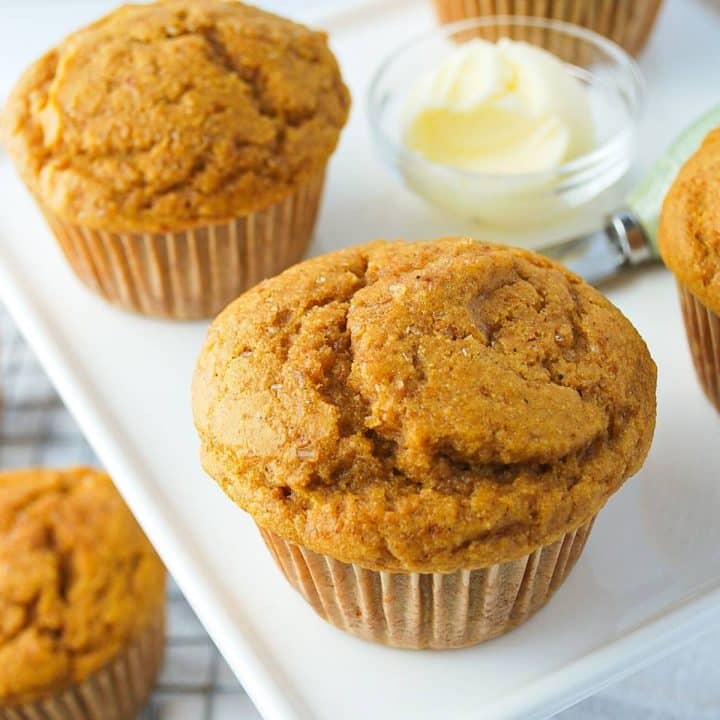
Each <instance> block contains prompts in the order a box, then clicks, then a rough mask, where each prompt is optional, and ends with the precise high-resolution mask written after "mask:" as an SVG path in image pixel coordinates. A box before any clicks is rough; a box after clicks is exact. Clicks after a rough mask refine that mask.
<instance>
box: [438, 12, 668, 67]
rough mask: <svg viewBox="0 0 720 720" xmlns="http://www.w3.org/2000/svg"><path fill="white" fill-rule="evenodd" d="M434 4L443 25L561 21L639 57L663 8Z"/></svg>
mask: <svg viewBox="0 0 720 720" xmlns="http://www.w3.org/2000/svg"><path fill="white" fill-rule="evenodd" d="M434 3H435V10H436V13H437V16H438V19H439V20H440V21H441V22H444V23H447V22H455V21H458V20H466V19H468V18H472V17H493V16H507V15H509V16H516V17H539V18H544V19H546V20H562V21H563V22H568V23H571V24H573V25H580V26H581V27H585V28H587V29H588V30H593V31H594V32H596V33H599V34H600V35H604V36H605V37H607V38H608V39H610V40H613V41H614V42H616V43H617V44H618V45H620V47H622V48H624V49H625V50H626V51H627V52H629V53H630V54H631V55H637V54H639V53H640V51H641V50H642V49H643V47H645V44H646V43H647V40H648V38H649V37H650V33H651V32H652V29H653V26H654V25H655V20H656V18H657V14H658V12H659V10H660V7H661V6H662V0H434ZM531 32H532V31H531ZM514 39H515V40H520V39H522V38H521V37H519V36H517V37H514ZM549 49H553V48H549Z"/></svg>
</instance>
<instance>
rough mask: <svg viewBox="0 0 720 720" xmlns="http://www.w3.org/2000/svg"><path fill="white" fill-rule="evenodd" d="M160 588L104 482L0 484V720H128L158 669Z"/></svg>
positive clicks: (143, 547) (21, 478)
mask: <svg viewBox="0 0 720 720" xmlns="http://www.w3.org/2000/svg"><path fill="white" fill-rule="evenodd" d="M164 588H165V570H164V568H163V565H162V563H161V561H160V559H159V558H158V556H157V555H156V554H155V551H154V550H153V548H152V546H151V545H150V543H149V542H148V540H147V539H146V538H145V536H144V535H143V533H142V530H141V529H140V527H139V526H138V524H137V522H136V521H135V519H134V518H133V516H132V515H131V514H130V511H129V510H128V508H127V507H126V505H125V504H124V502H123V501H122V499H121V498H120V496H119V495H118V493H117V491H116V490H115V488H114V487H113V485H112V483H111V481H110V479H109V478H108V476H107V475H105V474H103V473H100V472H97V471H95V470H91V469H89V468H73V469H68V470H40V469H31V470H20V471H10V472H3V473H0V717H1V718H18V717H32V718H35V717H38V718H55V717H58V718H70V717H72V718H73V719H74V720H84V719H85V718H87V719H88V720H90V719H91V718H96V717H99V716H100V715H98V714H97V713H98V712H99V711H102V710H103V709H104V710H105V711H107V712H110V711H112V712H113V713H114V714H113V715H112V717H113V718H116V719H117V720H126V719H127V720H131V718H132V719H134V718H135V717H136V715H137V712H138V711H139V709H140V707H141V706H142V704H143V703H144V701H145V699H146V697H147V696H148V694H149V693H150V691H151V689H152V686H153V684H154V680H155V676H156V674H157V672H158V669H159V666H160V662H161V659H162V654H163V646H164V613H165V592H164ZM101 715H102V712H101ZM103 716H104V715H103Z"/></svg>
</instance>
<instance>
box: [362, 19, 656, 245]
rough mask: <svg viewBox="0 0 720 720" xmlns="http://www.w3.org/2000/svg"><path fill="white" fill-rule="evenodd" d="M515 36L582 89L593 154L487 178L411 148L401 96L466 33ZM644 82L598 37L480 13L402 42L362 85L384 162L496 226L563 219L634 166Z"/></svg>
mask: <svg viewBox="0 0 720 720" xmlns="http://www.w3.org/2000/svg"><path fill="white" fill-rule="evenodd" d="M477 37H480V38H484V39H486V40H491V41H493V42H494V41H496V40H498V39H500V38H502V37H507V38H510V39H511V40H521V41H524V42H527V43H530V44H533V45H537V46H540V47H542V48H544V49H546V50H549V51H550V52H552V53H553V54H554V55H556V56H557V57H559V58H560V59H561V60H562V61H563V62H564V63H565V64H566V66H567V68H568V70H569V71H570V72H571V73H572V74H573V75H574V76H575V77H576V78H578V80H579V81H580V82H581V83H582V84H583V85H584V86H585V88H586V90H587V93H588V97H589V101H590V108H591V113H592V118H593V123H594V126H595V136H596V144H595V147H594V148H593V150H591V151H590V152H588V153H586V154H585V155H582V156H580V157H577V158H575V159H573V160H571V161H569V162H567V163H565V164H563V165H561V166H559V167H557V168H555V169H552V170H549V171H543V172H533V173H526V174H506V175H501V174H489V173H482V172H473V171H468V170H462V169H458V168H455V167H452V166H449V165H444V164H441V163H437V162H433V161H430V160H427V159H426V158H425V157H423V156H422V155H421V154H419V153H417V152H415V151H413V150H411V149H409V148H408V147H407V146H406V145H405V143H404V141H403V136H404V133H405V132H406V128H407V118H406V117H405V115H406V112H407V110H406V108H407V102H408V96H409V94H410V93H411V92H412V90H413V88H414V86H415V84H416V83H417V81H418V80H419V79H420V78H422V77H424V76H425V75H427V74H428V73H430V72H432V71H433V70H434V69H435V68H437V67H438V66H439V65H440V63H441V62H442V61H443V60H444V58H445V57H447V56H448V55H449V54H450V53H452V52H453V50H454V49H455V48H456V47H457V45H458V44H459V43H463V42H466V41H468V40H471V39H473V38H477ZM643 95H644V82H643V79H642V76H641V74H640V69H639V68H638V66H637V64H636V63H635V61H634V60H633V59H632V58H631V57H630V56H629V55H628V54H627V53H626V52H625V51H624V50H622V49H621V48H620V47H619V46H618V45H616V44H615V43H613V42H611V41H610V40H607V39H605V38H604V37H602V36H601V35H598V34H597V33H594V32H591V31H590V30H585V29H583V28H581V27H578V26H575V25H571V24H569V23H564V22H560V21H556V20H545V19H541V18H524V17H483V18H472V19H470V20H463V21H461V22H458V23H453V24H450V25H445V26H442V27H440V28H438V29H436V30H433V31H432V32H429V33H426V34H424V35H422V36H420V37H417V38H415V39H414V40H412V41H410V42H408V43H406V44H405V45H403V46H402V47H401V48H399V49H398V50H396V51H395V52H393V53H392V54H391V55H390V56H389V57H388V58H387V59H386V60H385V61H384V62H383V63H382V65H381V66H380V68H379V69H378V71H377V72H376V74H375V76H374V78H373V80H372V83H371V85H370V90H369V95H368V108H369V118H370V125H371V128H372V133H373V136H374V138H375V141H376V142H377V145H378V147H379V151H380V153H381V155H382V158H383V160H385V161H386V162H389V163H390V165H391V166H392V167H393V168H394V169H395V170H397V171H399V173H400V175H401V176H402V178H403V179H404V181H405V183H406V184H407V186H408V187H409V188H410V189H411V190H413V191H414V192H415V193H417V194H418V195H420V196H421V197H423V198H424V199H426V200H427V201H429V202H430V203H432V204H434V205H436V206H440V207H442V208H444V209H446V210H449V211H451V212H453V213H455V214H457V215H460V216H461V217H463V218H464V219H466V220H471V221H473V222H474V223H476V224H480V225H482V226H485V227H488V228H489V229H497V230H511V231H512V230H513V229H516V230H519V231H527V230H528V229H531V228H533V227H547V225H548V224H552V223H553V222H557V221H559V220H562V219H563V218H567V217H568V215H569V214H571V213H573V212H574V211H577V210H579V209H580V208H583V207H584V206H586V205H588V204H589V203H590V202H591V201H592V200H594V199H595V198H597V197H598V196H599V195H600V193H602V192H603V191H605V190H607V189H608V188H609V187H611V186H613V185H614V184H615V183H617V181H619V180H620V178H622V177H623V176H624V175H625V173H626V172H627V170H628V169H629V167H630V165H631V164H632V161H633V158H634V154H635V153H634V151H635V137H636V130H637V124H638V117H639V114H640V110H641V106H642V100H643Z"/></svg>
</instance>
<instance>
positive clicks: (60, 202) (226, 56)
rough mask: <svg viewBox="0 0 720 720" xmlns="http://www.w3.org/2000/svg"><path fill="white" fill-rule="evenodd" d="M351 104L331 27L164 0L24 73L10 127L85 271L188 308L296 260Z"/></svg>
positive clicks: (144, 306) (224, 296)
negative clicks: (329, 38) (319, 27)
mask: <svg viewBox="0 0 720 720" xmlns="http://www.w3.org/2000/svg"><path fill="white" fill-rule="evenodd" d="M349 104H350V99H349V93H348V90H347V88H346V87H345V85H344V84H343V82H342V78H341V75H340V70H339V68H338V65H337V62H336V60H335V58H334V56H333V54H332V52H331V51H330V50H329V48H328V45H327V38H326V36H325V34H324V33H321V32H315V31H312V30H309V29H308V28H305V27H303V26H301V25H298V24H296V23H293V22H291V21H289V20H286V19H284V18H281V17H278V16H276V15H272V14H270V13H266V12H264V11H262V10H259V9H257V8H254V7H251V6H248V5H244V4H242V3H239V2H234V1H230V0H168V1H167V2H156V3H151V4H149V5H125V6H122V7H120V8H118V9H117V10H115V11H113V12H111V13H110V14H109V15H107V16H106V17H104V18H103V19H101V20H99V21H97V22H95V23H93V24H91V25H88V26H87V27H85V28H83V29H81V30H78V31H77V32H75V33H73V34H72V35H70V36H68V37H67V38H66V39H65V40H63V41H62V42H61V43H60V44H59V45H58V46H57V47H56V48H54V49H53V50H51V51H49V52H48V53H47V54H45V55H44V56H43V57H41V58H40V59H39V60H37V61H36V62H35V63H34V64H33V65H31V66H30V68H29V69H28V70H27V71H26V72H25V73H24V75H23V76H22V77H21V79H20V81H19V82H18V84H17V86H16V87H15V89H14V91H13V93H12V95H11V97H10V99H9V101H8V105H7V107H6V109H5V112H4V118H3V125H4V134H5V140H6V143H7V146H8V149H9V151H10V153H11V155H12V156H13V159H14V160H15V163H16V165H17V167H18V170H19V172H20V174H21V175H22V177H23V179H24V180H25V182H26V184H27V185H28V187H29V188H30V190H31V191H32V193H33V194H34V196H35V197H36V199H37V200H38V202H39V203H40V206H41V208H42V209H43V211H44V213H45V214H46V216H47V218H48V220H49V222H50V224H51V225H52V227H53V228H54V230H55V231H56V234H57V236H58V239H59V240H60V242H61V244H62V246H63V249H64V250H65V252H66V254H67V256H68V259H69V260H70V262H71V264H72V265H73V267H74V269H75V271H76V272H77V273H78V274H79V275H80V277H81V279H83V280H84V281H85V282H86V283H88V284H89V285H91V286H92V287H94V288H95V289H96V290H98V291H99V292H101V293H102V294H103V295H105V296H106V297H107V298H108V299H110V300H112V301H114V302H118V303H120V304H121V305H123V306H125V307H128V308H130V309H135V310H139V311H142V312H148V313H152V314H160V315H169V316H172V317H181V318H182V317H196V316H206V315H211V314H214V313H215V312H217V311H218V310H220V309H221V308H222V307H223V306H224V305H225V304H227V302H229V301H230V300H231V299H234V298H235V297H236V296H237V295H238V294H239V293H240V292H241V291H242V290H243V289H245V288H246V287H249V286H250V285H252V284H254V283H255V282H257V281H259V280H260V279H262V278H263V277H266V276H267V275H270V274H274V273H276V272H278V271H279V270H281V269H282V268H284V267H286V266H287V265H289V264H291V263H293V262H295V261H297V260H298V259H299V258H300V257H301V255H302V253H303V252H304V250H305V248H306V246H307V244H308V242H309V240H310V236H311V233H312V229H313V226H314V222H315V215H316V212H317V208H318V204H319V201H320V194H321V190H322V184H323V177H324V172H325V166H326V164H327V161H328V158H329V157H330V155H331V154H332V152H333V150H334V149H335V146H336V144H337V141H338V137H339V134H340V131H341V129H342V127H343V125H344V124H345V121H346V119H347V115H348V110H349Z"/></svg>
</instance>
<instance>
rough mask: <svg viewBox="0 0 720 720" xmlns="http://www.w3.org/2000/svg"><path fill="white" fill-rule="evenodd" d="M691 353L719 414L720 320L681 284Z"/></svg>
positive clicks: (704, 387) (702, 381)
mask: <svg viewBox="0 0 720 720" xmlns="http://www.w3.org/2000/svg"><path fill="white" fill-rule="evenodd" d="M678 290H679V293H680V304H681V306H682V313H683V319H684V320H685V330H686V332H687V338H688V342H689V343H690V353H691V354H692V359H693V363H694V364H695V370H696V372H697V376H698V379H699V380H700V385H702V389H703V390H704V391H705V395H707V397H708V399H709V400H710V402H712V404H713V405H714V406H715V407H716V408H717V410H718V412H720V317H719V316H718V315H717V314H716V313H714V312H713V311H712V310H710V309H709V308H707V307H705V305H703V304H702V303H701V302H700V301H699V300H698V299H697V298H696V297H695V296H694V295H693V294H692V293H691V292H690V291H689V290H688V289H687V288H686V287H685V286H684V285H681V284H680V283H678Z"/></svg>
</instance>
